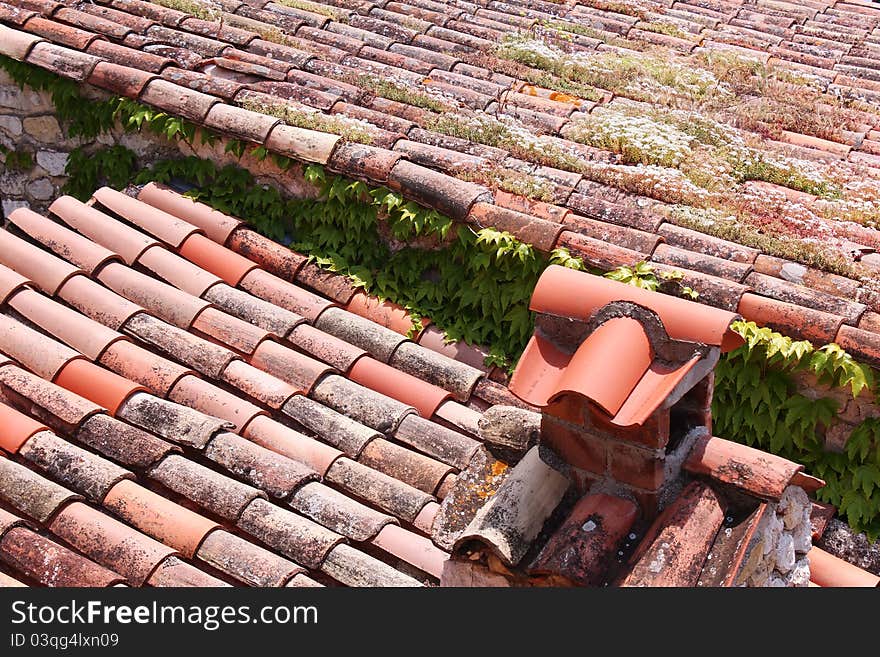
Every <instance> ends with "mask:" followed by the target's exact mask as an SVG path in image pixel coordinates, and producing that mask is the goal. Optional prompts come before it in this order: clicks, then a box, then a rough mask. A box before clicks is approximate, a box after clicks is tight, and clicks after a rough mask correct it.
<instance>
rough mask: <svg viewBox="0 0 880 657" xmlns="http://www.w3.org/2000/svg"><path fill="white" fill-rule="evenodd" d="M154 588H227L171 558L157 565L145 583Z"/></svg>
mask: <svg viewBox="0 0 880 657" xmlns="http://www.w3.org/2000/svg"><path fill="white" fill-rule="evenodd" d="M146 583H147V584H148V585H149V586H155V587H173V588H178V587H184V586H185V587H190V586H193V587H202V588H204V587H212V588H215V587H222V586H229V584H227V583H226V582H224V581H223V580H220V579H217V578H216V577H213V576H212V575H209V574H208V573H206V572H205V571H203V570H199V569H198V568H196V567H194V566H191V565H190V564H188V563H186V562H185V561H181V560H180V559H178V558H177V557H174V556H171V557H168V558H167V559H165V560H164V561H163V562H162V563H160V564H159V565H158V567H157V568H156V570H155V571H154V572H153V574H152V575H150V578H149V579H148V580H147V582H146Z"/></svg>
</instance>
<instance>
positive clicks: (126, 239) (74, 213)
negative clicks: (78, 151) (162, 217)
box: [49, 196, 159, 265]
mask: <svg viewBox="0 0 880 657" xmlns="http://www.w3.org/2000/svg"><path fill="white" fill-rule="evenodd" d="M49 211H50V212H52V213H53V214H54V215H56V216H58V217H60V218H61V219H63V220H64V222H65V223H67V224H68V225H69V226H70V227H71V228H73V229H75V230H77V231H78V232H80V233H82V234H83V235H85V236H86V237H88V238H89V239H91V240H93V241H95V242H97V243H98V244H100V245H101V246H104V247H106V248H107V249H108V250H109V251H111V252H112V253H116V254H119V255H120V256H121V257H122V259H123V260H124V261H125V262H126V263H128V264H129V265H131V264H133V263H135V262H137V260H138V258H139V257H140V256H141V255H142V254H143V253H144V252H145V251H146V250H147V249H149V248H150V247H151V246H155V245H158V244H159V242H157V241H156V240H154V239H150V238H148V237H147V236H145V235H143V234H141V233H138V232H137V231H135V230H132V229H131V228H128V227H127V226H125V225H123V224H122V223H120V222H117V221H113V220H112V219H111V218H110V217H108V216H107V215H105V214H103V213H102V212H99V211H98V210H97V209H95V208H93V207H90V206H88V205H86V204H84V203H81V202H79V201H77V200H76V199H75V198H73V197H71V196H61V197H59V198H57V199H56V200H55V201H54V202H53V203H52V205H50V206H49ZM65 241H66V240H65Z"/></svg>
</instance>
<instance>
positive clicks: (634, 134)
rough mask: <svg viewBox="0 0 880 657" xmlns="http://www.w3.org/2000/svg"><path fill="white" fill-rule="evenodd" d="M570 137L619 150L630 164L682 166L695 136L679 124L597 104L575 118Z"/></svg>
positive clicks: (617, 151)
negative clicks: (682, 128) (633, 114)
mask: <svg viewBox="0 0 880 657" xmlns="http://www.w3.org/2000/svg"><path fill="white" fill-rule="evenodd" d="M566 136H567V137H568V138H569V139H573V140H575V141H579V142H581V143H583V144H588V145H590V146H595V147H597V148H604V149H606V150H610V151H614V152H615V153H619V154H620V155H621V157H622V158H623V161H624V162H626V163H628V164H638V163H641V164H654V165H659V166H664V167H678V166H679V165H680V164H681V163H682V161H683V160H684V159H685V158H686V157H687V156H688V155H689V154H690V152H691V143H692V142H693V141H694V138H693V137H692V136H690V135H688V134H687V133H685V132H683V131H682V130H679V129H678V128H677V127H675V126H673V125H670V124H669V123H664V122H661V121H656V120H654V119H652V118H650V117H648V116H632V115H630V114H628V113H626V112H621V111H617V110H614V109H611V108H604V107H597V108H596V109H595V110H593V112H592V113H590V114H587V115H585V116H583V117H582V118H580V119H577V120H575V121H572V123H571V124H570V125H569V126H568V129H567V130H566Z"/></svg>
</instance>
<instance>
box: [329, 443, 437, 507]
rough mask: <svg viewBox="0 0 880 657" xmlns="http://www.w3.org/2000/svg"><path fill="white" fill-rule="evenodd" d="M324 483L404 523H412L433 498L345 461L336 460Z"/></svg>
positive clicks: (348, 460)
mask: <svg viewBox="0 0 880 657" xmlns="http://www.w3.org/2000/svg"><path fill="white" fill-rule="evenodd" d="M325 480H326V481H329V482H330V483H332V484H335V485H337V486H340V487H344V488H345V490H346V491H350V492H352V493H354V495H355V496H356V497H357V498H360V499H363V500H366V501H368V502H370V503H371V504H372V505H374V506H376V507H378V508H379V509H382V510H383V511H387V512H388V513H390V514H392V515H393V516H396V517H397V518H400V519H402V520H405V521H407V522H412V521H413V520H415V518H416V516H417V515H418V514H419V512H420V511H421V510H422V508H423V507H424V506H425V505H426V504H427V503H428V502H430V501H432V499H433V498H432V497H431V496H430V495H428V494H427V493H425V492H423V491H420V490H418V489H417V488H414V487H412V486H410V485H408V484H405V483H403V482H402V481H398V480H397V479H394V478H393V477H390V476H389V475H386V474H383V473H381V472H378V471H376V470H373V469H372V468H369V467H367V466H365V465H363V464H361V463H358V462H357V461H352V460H351V459H347V458H340V459H337V460H336V462H335V463H334V464H333V465H332V466H331V467H330V469H329V470H328V471H327V474H326V475H325Z"/></svg>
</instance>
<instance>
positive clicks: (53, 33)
mask: <svg viewBox="0 0 880 657" xmlns="http://www.w3.org/2000/svg"><path fill="white" fill-rule="evenodd" d="M61 11H70V10H66V9H62V10H61ZM24 27H25V29H27V31H28V32H32V33H33V34H38V35H40V36H41V37H44V38H46V39H48V40H49V41H53V42H55V43H59V44H61V45H64V46H70V47H71V48H74V49H75V50H85V49H86V47H87V46H88V45H89V44H90V43H91V42H92V41H94V40H95V39H98V38H101V37H99V36H98V35H96V34H93V33H91V32H88V31H86V30H80V29H78V28H76V27H72V26H70V25H64V24H62V23H58V22H56V21H53V20H49V19H47V18H43V17H42V16H34V17H33V18H30V19H28V21H27V22H26V23H25V24H24Z"/></svg>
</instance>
